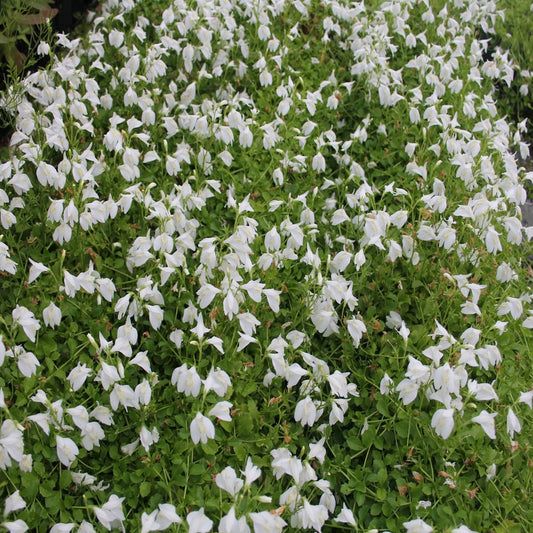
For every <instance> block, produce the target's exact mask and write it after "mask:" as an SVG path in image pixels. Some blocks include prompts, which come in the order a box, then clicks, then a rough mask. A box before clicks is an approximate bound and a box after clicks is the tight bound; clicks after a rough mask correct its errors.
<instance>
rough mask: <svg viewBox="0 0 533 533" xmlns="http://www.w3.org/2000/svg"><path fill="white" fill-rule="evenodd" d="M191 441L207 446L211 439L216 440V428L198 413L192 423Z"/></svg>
mask: <svg viewBox="0 0 533 533" xmlns="http://www.w3.org/2000/svg"><path fill="white" fill-rule="evenodd" d="M190 431H191V439H192V441H193V442H194V444H198V443H199V442H202V443H203V444H205V443H206V442H207V441H208V440H209V439H214V438H215V426H214V425H213V422H211V420H209V418H207V417H206V416H204V415H203V414H202V413H197V414H196V416H195V417H194V420H193V421H192V422H191V427H190Z"/></svg>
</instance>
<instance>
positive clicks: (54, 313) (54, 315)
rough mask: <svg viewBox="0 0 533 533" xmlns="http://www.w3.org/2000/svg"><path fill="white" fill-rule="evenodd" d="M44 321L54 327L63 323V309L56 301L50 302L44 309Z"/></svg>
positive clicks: (48, 325)
mask: <svg viewBox="0 0 533 533" xmlns="http://www.w3.org/2000/svg"><path fill="white" fill-rule="evenodd" d="M43 322H44V324H45V326H47V327H49V328H52V329H55V327H56V326H59V324H60V323H61V309H59V307H57V305H55V304H54V302H50V303H49V304H48V305H47V306H46V307H45V308H44V309H43Z"/></svg>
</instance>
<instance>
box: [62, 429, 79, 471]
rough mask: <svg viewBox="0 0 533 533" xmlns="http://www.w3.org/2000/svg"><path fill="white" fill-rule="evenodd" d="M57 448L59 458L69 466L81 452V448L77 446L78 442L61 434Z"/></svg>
mask: <svg viewBox="0 0 533 533" xmlns="http://www.w3.org/2000/svg"><path fill="white" fill-rule="evenodd" d="M56 448H57V458H58V459H59V460H60V461H61V463H62V464H64V465H65V466H66V467H67V468H70V465H71V464H72V463H73V462H74V461H75V460H76V457H77V455H78V453H79V452H80V450H79V449H78V447H77V446H76V443H75V442H74V441H73V440H72V439H69V438H68V437H60V436H59V435H57V436H56Z"/></svg>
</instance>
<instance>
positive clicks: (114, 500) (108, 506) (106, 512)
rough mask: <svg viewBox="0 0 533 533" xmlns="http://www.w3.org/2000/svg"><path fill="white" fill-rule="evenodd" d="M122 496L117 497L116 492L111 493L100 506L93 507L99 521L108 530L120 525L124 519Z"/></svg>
mask: <svg viewBox="0 0 533 533" xmlns="http://www.w3.org/2000/svg"><path fill="white" fill-rule="evenodd" d="M123 500H124V498H119V497H118V496H117V495H116V494H111V496H110V497H109V500H108V501H107V502H106V503H104V505H102V507H94V508H93V510H94V513H95V514H96V518H98V520H99V522H100V523H101V524H102V525H103V526H104V527H105V528H106V529H107V530H108V531H111V530H112V529H114V528H117V527H121V526H122V522H123V520H124V518H125V517H124V512H123V511H122V502H123Z"/></svg>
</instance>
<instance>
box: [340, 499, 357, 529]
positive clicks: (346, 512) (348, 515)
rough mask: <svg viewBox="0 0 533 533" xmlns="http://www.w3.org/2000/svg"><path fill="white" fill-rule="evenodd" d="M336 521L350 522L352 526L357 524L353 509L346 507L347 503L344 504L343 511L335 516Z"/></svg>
mask: <svg viewBox="0 0 533 533" xmlns="http://www.w3.org/2000/svg"><path fill="white" fill-rule="evenodd" d="M335 522H340V523H341V524H350V525H351V526H355V525H356V524H355V518H354V516H353V513H352V511H350V509H348V507H346V504H345V503H343V504H342V509H341V512H340V513H339V514H338V515H337V517H336V518H335Z"/></svg>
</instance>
